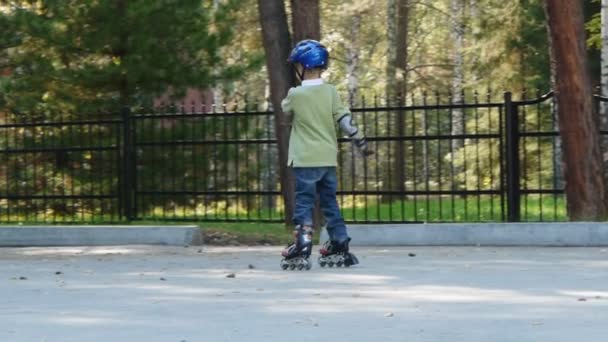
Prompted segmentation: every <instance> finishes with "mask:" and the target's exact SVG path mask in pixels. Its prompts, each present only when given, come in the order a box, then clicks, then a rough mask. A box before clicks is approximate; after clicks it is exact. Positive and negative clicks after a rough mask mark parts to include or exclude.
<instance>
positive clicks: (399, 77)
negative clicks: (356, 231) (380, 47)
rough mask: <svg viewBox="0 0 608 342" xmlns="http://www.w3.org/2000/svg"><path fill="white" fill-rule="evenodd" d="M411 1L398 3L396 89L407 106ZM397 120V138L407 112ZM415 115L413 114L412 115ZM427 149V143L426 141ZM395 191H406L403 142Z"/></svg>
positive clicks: (400, 113) (398, 149) (397, 151)
mask: <svg viewBox="0 0 608 342" xmlns="http://www.w3.org/2000/svg"><path fill="white" fill-rule="evenodd" d="M409 15H410V5H409V0H398V3H397V36H396V40H397V41H396V48H397V52H396V61H395V71H396V75H395V79H396V82H395V87H396V91H397V94H398V95H399V97H400V100H399V105H401V106H403V105H405V99H406V95H407V67H408V60H407V59H408V54H407V48H408V38H409V35H408V32H409ZM396 114H397V116H396V118H395V123H394V125H395V131H396V134H397V136H400V137H402V136H404V135H405V112H403V111H398V112H397V113H396ZM412 115H413V114H412ZM424 146H425V147H426V141H424ZM393 170H394V171H393V186H394V189H393V190H397V191H405V146H404V143H403V141H397V142H395V167H394V169H393Z"/></svg>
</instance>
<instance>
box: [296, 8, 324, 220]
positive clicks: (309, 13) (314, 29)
mask: <svg viewBox="0 0 608 342" xmlns="http://www.w3.org/2000/svg"><path fill="white" fill-rule="evenodd" d="M291 31H292V33H293V38H294V39H293V40H294V43H295V42H299V41H301V40H304V39H314V40H317V41H320V40H321V20H320V13H319V0H291ZM319 203H320V202H319V198H318V196H317V200H316V204H315V209H314V212H313V226H314V227H315V229H317V230H318V229H319V228H320V227H321V226H322V225H323V214H322V212H321V207H320V204H319Z"/></svg>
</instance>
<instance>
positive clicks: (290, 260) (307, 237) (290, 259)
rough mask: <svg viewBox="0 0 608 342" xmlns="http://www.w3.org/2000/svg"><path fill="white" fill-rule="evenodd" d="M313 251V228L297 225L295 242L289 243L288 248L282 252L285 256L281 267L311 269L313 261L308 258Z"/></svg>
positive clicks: (285, 268) (284, 268)
mask: <svg viewBox="0 0 608 342" xmlns="http://www.w3.org/2000/svg"><path fill="white" fill-rule="evenodd" d="M311 252H312V228H311V227H304V226H296V229H295V231H294V242H292V243H290V244H289V245H287V248H285V249H284V250H283V252H281V255H282V256H283V260H281V268H282V269H283V270H287V269H289V270H295V269H298V270H299V271H301V270H303V269H306V270H310V269H311V267H312V263H311V262H310V260H308V258H309V257H310V253H311Z"/></svg>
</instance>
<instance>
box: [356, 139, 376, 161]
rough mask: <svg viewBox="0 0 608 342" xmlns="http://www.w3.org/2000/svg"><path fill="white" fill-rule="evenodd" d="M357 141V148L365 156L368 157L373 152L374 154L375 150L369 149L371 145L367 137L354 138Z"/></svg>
mask: <svg viewBox="0 0 608 342" xmlns="http://www.w3.org/2000/svg"><path fill="white" fill-rule="evenodd" d="M354 141H355V146H357V149H358V150H359V152H361V155H362V156H363V157H367V156H371V155H372V154H374V151H372V150H370V149H369V146H368V145H367V139H365V137H363V138H360V139H357V138H355V139H354Z"/></svg>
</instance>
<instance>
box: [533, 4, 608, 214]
mask: <svg viewBox="0 0 608 342" xmlns="http://www.w3.org/2000/svg"><path fill="white" fill-rule="evenodd" d="M545 13H546V17H547V23H548V25H547V27H548V31H549V40H550V46H551V58H552V59H553V63H555V64H554V66H555V67H554V68H553V69H554V72H555V83H556V84H555V97H556V102H557V105H558V120H559V127H560V130H561V131H560V135H561V137H562V149H563V159H564V165H565V168H564V171H565V174H564V176H565V181H566V186H565V187H566V200H567V210H568V216H569V218H570V220H575V221H580V220H603V219H605V214H606V204H605V201H604V199H605V188H604V181H603V177H602V155H601V148H600V137H599V130H598V127H599V122H598V121H599V120H598V118H597V115H596V113H594V105H593V91H592V87H591V79H590V77H589V73H588V70H589V69H588V65H587V63H588V62H587V51H586V47H585V30H584V20H583V8H582V2H579V1H572V0H545Z"/></svg>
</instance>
